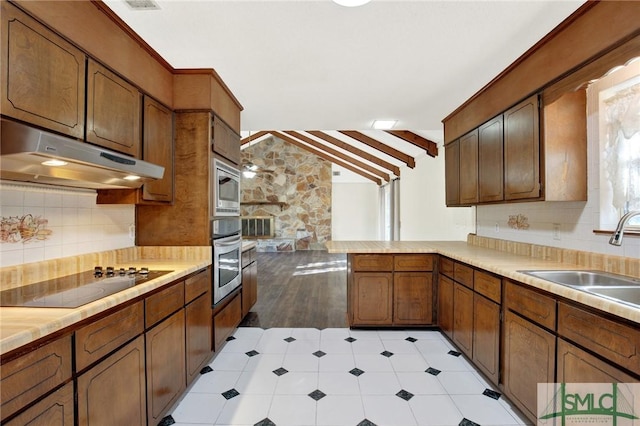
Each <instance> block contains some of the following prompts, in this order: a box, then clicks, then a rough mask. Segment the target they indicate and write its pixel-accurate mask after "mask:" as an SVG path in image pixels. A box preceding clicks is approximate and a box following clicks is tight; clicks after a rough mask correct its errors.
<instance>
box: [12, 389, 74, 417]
mask: <svg viewBox="0 0 640 426" xmlns="http://www.w3.org/2000/svg"><path fill="white" fill-rule="evenodd" d="M3 424H4V425H6V426H24V425H29V426H73V425H74V424H75V415H74V408H73V382H69V383H67V384H66V385H64V386H63V387H61V388H60V389H58V390H57V391H55V392H54V393H52V394H51V395H49V396H47V397H46V398H43V399H42V400H41V401H38V402H37V403H36V404H35V405H34V406H32V407H30V408H29V409H27V410H26V411H25V412H23V413H21V414H19V415H18V416H16V417H14V418H13V419H12V420H10V421H8V422H3Z"/></svg>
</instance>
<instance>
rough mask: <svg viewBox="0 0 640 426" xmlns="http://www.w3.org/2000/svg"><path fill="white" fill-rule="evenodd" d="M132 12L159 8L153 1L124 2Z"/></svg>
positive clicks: (136, 0) (131, 0) (134, 0)
mask: <svg viewBox="0 0 640 426" xmlns="http://www.w3.org/2000/svg"><path fill="white" fill-rule="evenodd" d="M125 2H126V3H127V4H128V5H129V7H130V8H131V9H133V10H159V9H160V6H159V5H158V3H156V2H155V1H154V0H125Z"/></svg>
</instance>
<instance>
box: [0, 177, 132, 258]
mask: <svg viewBox="0 0 640 426" xmlns="http://www.w3.org/2000/svg"><path fill="white" fill-rule="evenodd" d="M96 197H97V194H96V192H95V191H92V190H75V189H63V188H57V187H51V186H48V185H28V184H12V183H7V181H3V182H2V183H0V220H1V221H2V225H1V228H0V232H2V235H1V236H2V238H0V267H4V266H11V265H19V264H22V263H31V262H40V261H43V260H50V259H57V258H60V257H67V256H76V255H80V254H86V253H94V252H99V251H105V250H114V249H119V248H126V247H132V246H134V244H135V241H134V238H131V237H130V235H129V231H130V227H131V226H132V225H133V224H134V223H135V206H133V205H97V204H96ZM28 215H30V216H28ZM24 216H28V217H27V219H26V220H27V221H31V220H32V218H33V219H36V220H37V219H39V220H40V225H39V226H38V227H37V228H35V227H33V226H32V227H31V228H30V229H39V230H41V231H42V232H40V234H39V238H38V237H37V236H34V237H32V238H28V237H29V235H28V232H24V231H23V232H17V231H18V229H17V228H19V225H17V223H18V220H19V219H20V218H22V217H24ZM12 227H13V228H12ZM131 230H132V231H133V228H131ZM45 237H46V238H45ZM103 266H104V265H103Z"/></svg>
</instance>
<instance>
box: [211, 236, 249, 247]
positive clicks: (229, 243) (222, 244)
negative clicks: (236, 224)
mask: <svg viewBox="0 0 640 426" xmlns="http://www.w3.org/2000/svg"><path fill="white" fill-rule="evenodd" d="M240 242H242V237H238V238H234V239H233V240H230V241H224V242H223V241H215V240H214V242H213V245H215V246H218V247H229V246H233V245H236V244H238V243H240Z"/></svg>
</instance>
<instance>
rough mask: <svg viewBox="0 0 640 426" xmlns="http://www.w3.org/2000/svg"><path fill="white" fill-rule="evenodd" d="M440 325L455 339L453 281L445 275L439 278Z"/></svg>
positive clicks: (441, 328)
mask: <svg viewBox="0 0 640 426" xmlns="http://www.w3.org/2000/svg"><path fill="white" fill-rule="evenodd" d="M438 325H439V326H440V330H442V332H444V334H446V335H447V336H449V338H451V339H452V338H453V281H452V280H451V279H449V278H447V277H445V276H444V275H440V276H439V278H438Z"/></svg>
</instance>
